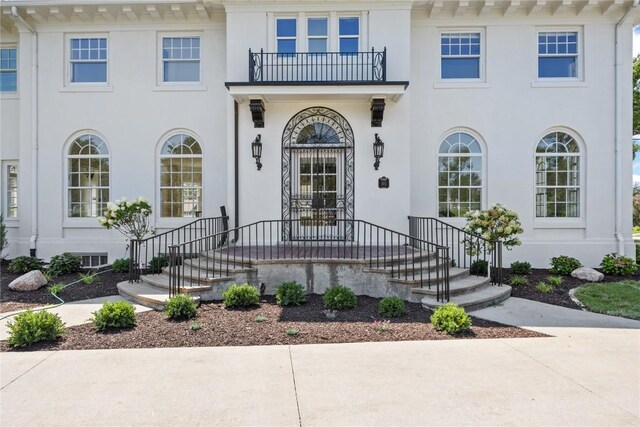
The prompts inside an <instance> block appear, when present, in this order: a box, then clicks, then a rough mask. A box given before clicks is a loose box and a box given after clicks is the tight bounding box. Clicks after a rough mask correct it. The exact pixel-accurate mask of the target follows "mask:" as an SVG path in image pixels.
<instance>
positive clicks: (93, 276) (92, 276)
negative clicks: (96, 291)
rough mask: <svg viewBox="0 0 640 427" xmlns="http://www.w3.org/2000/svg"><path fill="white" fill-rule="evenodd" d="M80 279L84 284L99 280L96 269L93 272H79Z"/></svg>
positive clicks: (91, 283)
mask: <svg viewBox="0 0 640 427" xmlns="http://www.w3.org/2000/svg"><path fill="white" fill-rule="evenodd" d="M80 280H81V281H82V283H84V284H85V285H93V284H94V283H98V282H100V276H98V272H97V271H94V272H93V273H87V274H82V273H80Z"/></svg>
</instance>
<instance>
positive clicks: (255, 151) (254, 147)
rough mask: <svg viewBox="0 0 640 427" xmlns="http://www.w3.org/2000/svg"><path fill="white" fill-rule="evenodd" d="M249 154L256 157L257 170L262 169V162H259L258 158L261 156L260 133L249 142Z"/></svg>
mask: <svg viewBox="0 0 640 427" xmlns="http://www.w3.org/2000/svg"><path fill="white" fill-rule="evenodd" d="M251 155H252V156H253V158H254V159H256V166H257V167H258V170H260V169H262V163H260V158H261V157H262V135H260V134H258V136H256V139H254V140H253V142H252V143H251Z"/></svg>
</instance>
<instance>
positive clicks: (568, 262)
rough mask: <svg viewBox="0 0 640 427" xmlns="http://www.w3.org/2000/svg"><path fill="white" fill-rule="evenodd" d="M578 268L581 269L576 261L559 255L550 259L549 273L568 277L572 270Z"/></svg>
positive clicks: (580, 265)
mask: <svg viewBox="0 0 640 427" xmlns="http://www.w3.org/2000/svg"><path fill="white" fill-rule="evenodd" d="M580 267H582V264H581V263H580V261H578V260H577V259H575V258H572V257H570V256H566V255H561V256H557V257H553V258H551V269H549V272H551V273H553V274H561V275H563V276H568V275H570V274H571V272H572V271H573V270H575V269H576V268H580Z"/></svg>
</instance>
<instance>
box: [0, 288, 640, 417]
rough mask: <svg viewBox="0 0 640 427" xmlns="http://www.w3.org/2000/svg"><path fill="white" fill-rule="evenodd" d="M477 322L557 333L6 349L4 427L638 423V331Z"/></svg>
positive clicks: (0, 364) (630, 325) (615, 323)
mask: <svg viewBox="0 0 640 427" xmlns="http://www.w3.org/2000/svg"><path fill="white" fill-rule="evenodd" d="M558 310H559V311H558ZM526 313H529V314H526ZM474 314H475V315H478V316H479V317H483V318H491V319H497V318H500V319H501V321H502V322H505V323H512V324H513V323H515V324H519V323H522V324H523V325H524V326H527V327H530V328H532V329H536V330H540V331H543V332H546V333H552V334H553V335H555V336H554V337H551V338H529V339H524V338H523V339H510V340H508V339H496V340H457V341H423V342H397V343H362V344H325V345H300V346H265V347H226V348H178V349H145V350H95V351H59V352H34V353H2V354H0V402H1V408H0V425H2V426H9V425H25V426H27V425H38V426H47V425H78V426H88V425H154V426H156V425H172V426H173V425H179V426H186V425H225V426H230V425H233V426H235V425H269V426H276V425H278V426H279V425H287V426H296V425H305V426H307V425H313V426H315V425H344V426H361V425H498V424H508V425H540V426H551V425H554V426H555V425H563V426H564V425H575V426H591V425H602V426H640V403H639V402H640V372H639V366H640V329H638V328H640V322H633V321H627V320H625V319H611V318H609V317H607V316H604V317H601V316H598V315H593V314H590V313H583V312H580V311H577V310H569V309H562V308H556V307H554V308H549V306H546V305H545V304H541V305H538V304H537V303H531V302H527V301H524V300H518V299H515V298H511V299H509V300H508V301H506V302H505V303H504V304H503V305H501V306H497V307H492V308H487V309H484V310H481V311H478V312H476V313H474ZM541 314H542V316H541ZM582 316H584V317H582ZM540 319H543V320H540ZM552 319H555V321H552ZM564 319H566V322H564V321H563V320H564ZM576 319H578V320H579V319H583V321H584V322H587V324H588V325H589V326H585V327H583V325H582V324H580V323H579V322H578V323H576V322H577V320H576ZM536 323H538V324H542V325H539V326H536V325H535V324H536ZM565 323H566V326H565Z"/></svg>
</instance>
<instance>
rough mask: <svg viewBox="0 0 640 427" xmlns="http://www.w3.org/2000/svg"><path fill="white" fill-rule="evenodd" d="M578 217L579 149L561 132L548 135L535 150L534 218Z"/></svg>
mask: <svg viewBox="0 0 640 427" xmlns="http://www.w3.org/2000/svg"><path fill="white" fill-rule="evenodd" d="M579 216H580V147H579V145H578V142H577V141H576V140H575V139H574V138H573V137H572V136H571V135H569V134H566V133H564V132H552V133H550V134H548V135H547V136H545V137H544V138H542V140H540V142H539V143H538V146H537V147H536V217H538V218H576V217H579Z"/></svg>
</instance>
